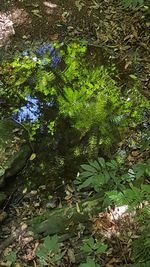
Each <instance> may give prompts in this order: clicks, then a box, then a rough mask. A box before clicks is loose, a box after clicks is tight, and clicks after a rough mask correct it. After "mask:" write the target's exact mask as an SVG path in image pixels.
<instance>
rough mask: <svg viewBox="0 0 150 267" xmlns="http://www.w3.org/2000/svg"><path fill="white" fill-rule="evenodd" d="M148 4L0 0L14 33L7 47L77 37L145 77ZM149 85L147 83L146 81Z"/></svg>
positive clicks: (148, 44)
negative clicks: (146, 5)
mask: <svg viewBox="0 0 150 267" xmlns="http://www.w3.org/2000/svg"><path fill="white" fill-rule="evenodd" d="M147 8H148V7H142V8H135V9H129V8H127V9H125V8H124V7H123V5H122V2H121V1H120V0H116V1H115V2H114V0H102V1H94V0H93V1H88V0H77V1H74V0H68V1H66V0H55V1H52V2H50V1H42V0H34V1H32V2H31V1H29V0H26V1H19V0H15V1H14V0H11V1H5V0H2V1H1V12H2V13H3V12H4V13H6V12H7V14H9V16H10V18H11V19H12V21H13V23H14V30H15V35H14V36H13V37H12V38H11V41H12V42H11V43H10V46H8V47H7V49H8V50H9V49H10V50H11V47H12V46H13V47H14V48H15V50H17V49H19V50H20V49H21V47H24V46H25V44H28V43H32V42H33V41H34V40H36V39H37V40H38V41H39V40H41V42H43V40H52V41H57V40H58V41H63V42H68V41H69V40H73V39H78V40H86V41H87V43H88V44H90V45H94V46H97V47H104V48H105V49H107V51H108V54H109V56H110V60H113V59H116V61H117V63H118V65H119V67H120V68H121V69H122V71H123V72H126V71H128V70H129V71H130V70H132V71H133V69H134V70H135V72H136V73H137V75H138V76H139V77H138V78H141V79H142V80H144V81H146V82H147V81H148V79H149V75H150V74H149V71H150V70H149V69H150V67H149V62H150V58H149V57H150V38H149V30H150V22H149V11H148V9H147ZM149 86H150V85H149Z"/></svg>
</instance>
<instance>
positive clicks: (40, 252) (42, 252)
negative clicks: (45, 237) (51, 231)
mask: <svg viewBox="0 0 150 267" xmlns="http://www.w3.org/2000/svg"><path fill="white" fill-rule="evenodd" d="M48 251H49V249H47V248H46V247H45V246H44V245H41V246H40V247H39V248H38V249H37V251H36V255H37V257H39V258H45V257H46V255H47V253H48Z"/></svg>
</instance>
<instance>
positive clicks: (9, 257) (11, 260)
mask: <svg viewBox="0 0 150 267" xmlns="http://www.w3.org/2000/svg"><path fill="white" fill-rule="evenodd" d="M4 258H5V260H6V261H7V262H9V263H11V264H15V262H16V259H17V252H16V251H10V252H8V254H6V255H5V257H4Z"/></svg>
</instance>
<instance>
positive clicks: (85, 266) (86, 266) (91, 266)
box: [79, 257, 100, 267]
mask: <svg viewBox="0 0 150 267" xmlns="http://www.w3.org/2000/svg"><path fill="white" fill-rule="evenodd" d="M79 267H100V265H99V264H97V263H95V262H94V260H92V259H91V258H89V257H88V258H87V260H86V262H85V263H81V264H80V265H79Z"/></svg>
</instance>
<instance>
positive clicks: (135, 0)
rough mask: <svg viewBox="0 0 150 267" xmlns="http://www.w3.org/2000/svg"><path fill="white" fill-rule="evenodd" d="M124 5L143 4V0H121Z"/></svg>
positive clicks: (135, 5)
mask: <svg viewBox="0 0 150 267" xmlns="http://www.w3.org/2000/svg"><path fill="white" fill-rule="evenodd" d="M123 4H124V7H137V6H141V5H143V4H144V0H123Z"/></svg>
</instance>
